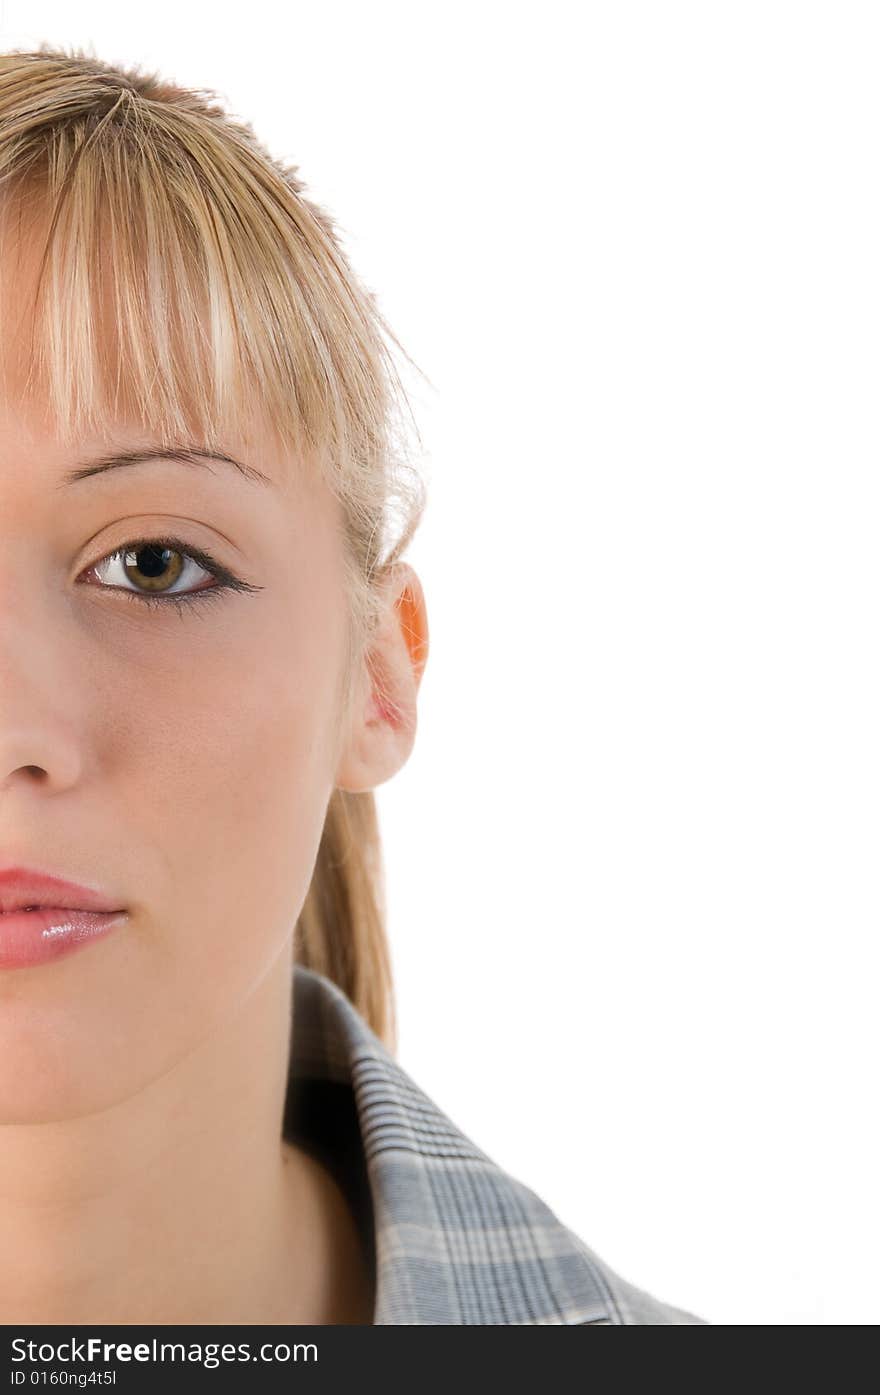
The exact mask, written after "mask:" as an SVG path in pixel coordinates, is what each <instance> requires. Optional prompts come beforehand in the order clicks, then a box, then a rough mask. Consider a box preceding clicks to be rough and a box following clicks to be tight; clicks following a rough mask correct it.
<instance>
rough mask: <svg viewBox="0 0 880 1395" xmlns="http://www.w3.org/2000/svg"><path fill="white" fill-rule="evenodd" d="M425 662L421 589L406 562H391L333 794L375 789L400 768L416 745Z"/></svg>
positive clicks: (426, 653)
mask: <svg viewBox="0 0 880 1395" xmlns="http://www.w3.org/2000/svg"><path fill="white" fill-rule="evenodd" d="M427 658H428V617H427V612H426V609H425V598H424V594H423V592H422V585H421V582H420V581H419V578H418V577H417V575H416V573H415V572H414V571H413V569H412V567H411V566H410V565H409V563H408V562H396V563H394V564H393V565H392V567H391V568H390V569H389V573H388V576H387V577H386V578H385V580H384V582H383V608H382V616H381V620H380V623H379V625H378V626H377V628H376V630H375V631H374V633H373V636H372V638H371V641H370V648H369V651H368V653H367V654H366V656H365V659H364V665H363V671H362V673H361V674H360V675H359V682H358V685H357V695H356V698H355V700H354V702H353V706H352V710H351V716H350V724H349V730H348V735H347V739H346V741H345V744H344V746H343V748H342V753H341V756H340V760H339V764H338V766H337V769H336V778H335V784H336V786H337V788H338V789H341V790H349V791H351V792H352V793H358V792H362V791H364V790H371V789H375V788H376V786H377V785H381V784H384V782H385V781H386V780H390V779H391V776H392V775H396V774H397V771H398V770H400V768H401V766H403V765H405V763H406V761H407V760H408V758H409V754H410V752H411V750H412V748H413V744H414V742H415V736H416V697H417V694H418V690H419V684H420V683H421V681H422V674H423V672H424V669H425V664H426V662H427Z"/></svg>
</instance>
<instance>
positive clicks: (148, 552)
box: [137, 546, 171, 576]
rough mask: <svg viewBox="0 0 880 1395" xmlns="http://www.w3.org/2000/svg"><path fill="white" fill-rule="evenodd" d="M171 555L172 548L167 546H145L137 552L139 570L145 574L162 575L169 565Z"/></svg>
mask: <svg viewBox="0 0 880 1395" xmlns="http://www.w3.org/2000/svg"><path fill="white" fill-rule="evenodd" d="M170 555H171V550H170V548H167V547H161V548H160V547H153V546H150V547H143V548H141V549H140V551H139V552H138V554H137V559H138V561H137V564H138V570H139V571H142V572H143V574H144V576H161V575H162V573H163V572H164V571H165V569H166V567H167V566H168V558H169V557H170ZM141 559H145V560H141Z"/></svg>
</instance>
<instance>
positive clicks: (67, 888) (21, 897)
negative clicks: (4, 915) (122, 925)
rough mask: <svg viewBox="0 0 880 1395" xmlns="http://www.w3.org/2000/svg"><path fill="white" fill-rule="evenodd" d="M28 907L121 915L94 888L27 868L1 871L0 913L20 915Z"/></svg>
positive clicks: (3, 869) (114, 902) (118, 908)
mask: <svg viewBox="0 0 880 1395" xmlns="http://www.w3.org/2000/svg"><path fill="white" fill-rule="evenodd" d="M26 906H52V907H59V908H62V909H66V910H71V911H118V910H120V909H122V908H121V907H120V906H119V904H118V902H116V901H111V900H109V899H108V897H106V896H104V895H103V894H102V893H101V892H100V891H96V890H94V889H93V888H92V887H87V886H77V884H76V883H75V882H68V881H64V880H63V878H61V877H52V876H49V875H48V874H47V873H45V872H32V871H31V870H30V869H29V868H27V867H0V912H3V911H20V910H23V909H24V908H25V907H26Z"/></svg>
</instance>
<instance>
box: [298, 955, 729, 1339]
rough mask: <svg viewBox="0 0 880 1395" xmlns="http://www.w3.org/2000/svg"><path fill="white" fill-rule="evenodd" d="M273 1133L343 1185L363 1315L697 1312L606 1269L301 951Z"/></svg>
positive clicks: (603, 1321) (542, 1317)
mask: <svg viewBox="0 0 880 1395" xmlns="http://www.w3.org/2000/svg"><path fill="white" fill-rule="evenodd" d="M284 1134H285V1137H287V1138H288V1139H290V1140H292V1141H296V1142H297V1143H299V1144H300V1146H302V1147H304V1148H306V1149H307V1150H308V1151H309V1152H310V1153H311V1154H312V1155H313V1156H316V1157H318V1158H319V1159H320V1160H321V1161H322V1162H324V1164H325V1165H326V1166H327V1167H328V1168H330V1170H331V1171H332V1172H333V1174H334V1175H335V1177H336V1179H337V1181H338V1182H339V1184H340V1186H341V1187H342V1188H343V1191H344V1192H345V1193H346V1194H347V1196H348V1198H349V1201H350V1203H351V1205H352V1209H353V1211H354V1213H355V1215H356V1217H357V1220H358V1225H359V1227H360V1230H361V1236H362V1239H363V1241H364V1244H365V1246H366V1248H367V1252H368V1254H369V1256H370V1260H371V1262H372V1264H373V1265H374V1270H375V1274H376V1308H375V1317H374V1322H375V1323H376V1324H389V1323H398V1324H399V1323H455V1324H459V1325H460V1324H488V1323H493V1324H494V1323H540V1324H557V1325H558V1324H566V1325H570V1324H580V1325H584V1326H587V1325H591V1326H602V1325H608V1326H611V1325H621V1324H634V1323H640V1324H641V1323H650V1324H676V1325H681V1324H701V1325H707V1324H706V1320H705V1319H704V1318H700V1317H697V1316H695V1315H694V1314H693V1313H689V1312H686V1311H685V1310H684V1309H682V1308H674V1307H671V1306H670V1305H669V1304H666V1303H661V1302H660V1301H659V1300H658V1299H656V1298H653V1297H652V1296H651V1295H650V1294H648V1293H645V1292H644V1291H643V1290H641V1289H638V1288H635V1287H634V1286H633V1285H632V1284H630V1283H628V1282H627V1281H626V1280H625V1279H623V1278H621V1277H620V1275H618V1274H616V1273H615V1272H614V1271H613V1270H611V1269H609V1267H608V1266H607V1264H605V1263H604V1262H603V1261H602V1260H601V1259H599V1257H598V1256H597V1255H596V1254H595V1253H594V1252H593V1251H592V1250H591V1249H590V1248H589V1247H588V1246H587V1245H585V1244H584V1242H583V1241H582V1240H579V1239H578V1238H577V1236H575V1235H574V1234H572V1232H571V1231H569V1230H567V1229H566V1227H565V1226H564V1225H563V1224H562V1222H561V1221H560V1220H559V1219H558V1218H557V1217H556V1216H555V1214H554V1213H553V1212H552V1211H551V1210H550V1208H549V1207H548V1206H547V1205H546V1204H545V1203H544V1202H543V1201H542V1200H541V1199H540V1197H538V1196H537V1195H536V1194H535V1193H534V1192H533V1191H531V1190H530V1189H529V1188H528V1187H526V1186H524V1185H523V1183H521V1182H519V1181H517V1180H516V1179H515V1178H514V1177H512V1176H511V1175H510V1174H509V1173H507V1172H505V1171H504V1170H503V1169H502V1168H501V1167H499V1166H498V1165H497V1164H496V1163H494V1162H492V1160H491V1158H489V1157H487V1155H486V1154H485V1153H484V1152H482V1150H481V1149H480V1148H478V1147H477V1146H476V1145H475V1144H474V1143H472V1142H471V1140H470V1139H469V1138H467V1137H465V1135H464V1134H463V1133H461V1131H460V1130H459V1129H458V1128H456V1126H455V1125H454V1124H453V1123H452V1122H451V1120H450V1119H449V1118H447V1116H446V1115H445V1114H444V1113H443V1112H442V1111H441V1110H440V1109H439V1108H438V1106H437V1105H435V1104H434V1102H433V1101H432V1100H431V1099H429V1097H428V1096H427V1095H426V1094H424V1092H423V1091H422V1090H420V1089H419V1087H418V1086H417V1085H416V1084H415V1083H414V1081H413V1080H412V1079H410V1077H409V1076H408V1075H407V1074H406V1072H405V1071H404V1070H403V1069H402V1068H401V1067H400V1065H399V1064H398V1063H397V1061H396V1060H395V1058H394V1057H393V1056H392V1055H391V1054H390V1052H389V1050H388V1048H387V1047H386V1046H385V1045H384V1043H383V1042H381V1041H380V1040H379V1038H378V1037H377V1036H376V1035H375V1033H374V1032H373V1031H372V1030H371V1029H370V1027H369V1026H368V1025H367V1023H366V1022H365V1020H364V1019H363V1018H362V1017H361V1016H360V1014H359V1013H358V1012H357V1011H356V1009H355V1008H354V1006H353V1005H352V1003H351V1002H350V1001H349V999H348V998H347V997H346V996H345V995H344V993H342V992H341V990H340V989H339V988H338V987H337V986H336V985H335V984H334V983H332V982H331V981H330V980H329V979H327V978H326V977H324V976H323V975H321V974H318V973H315V972H314V971H313V970H311V969H306V968H305V967H304V966H303V965H301V964H297V965H296V966H295V968H294V984H293V1031H292V1034H291V1046H290V1070H289V1076H288V1088H287V1099H286V1103H285V1115H284Z"/></svg>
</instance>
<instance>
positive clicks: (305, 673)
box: [121, 632, 339, 974]
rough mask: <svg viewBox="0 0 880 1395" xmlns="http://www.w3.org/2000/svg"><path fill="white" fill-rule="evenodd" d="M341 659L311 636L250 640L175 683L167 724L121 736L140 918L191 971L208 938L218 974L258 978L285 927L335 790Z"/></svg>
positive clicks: (302, 892)
mask: <svg viewBox="0 0 880 1395" xmlns="http://www.w3.org/2000/svg"><path fill="white" fill-rule="evenodd" d="M313 634H314V632H313ZM202 657H203V659H204V657H205V656H204V655H203V656H202ZM338 662H339V656H338V655H337V654H336V653H332V652H328V651H327V649H325V648H322V647H321V646H318V645H316V644H315V643H314V640H313V638H309V637H305V638H303V640H302V642H299V637H298V636H297V635H293V636H291V635H290V634H288V636H287V647H286V648H283V647H282V646H281V645H280V644H278V643H277V642H276V637H274V636H269V635H267V634H264V635H263V636H262V642H261V639H260V636H258V635H256V634H251V635H250V636H249V638H248V641H247V643H246V644H244V645H243V646H241V647H240V648H239V649H238V650H237V651H236V649H235V647H234V646H231V645H230V646H229V647H227V648H226V649H225V650H224V651H223V658H222V660H220V659H218V660H217V661H216V662H215V663H213V664H212V663H207V662H203V663H202V664H201V665H200V679H199V682H198V684H197V685H194V686H192V687H191V688H188V689H187V690H186V692H185V694H184V693H183V692H182V691H181V690H182V688H183V686H184V685H180V684H179V685H178V690H177V701H176V702H175V703H174V704H173V705H172V704H170V703H169V704H168V706H167V709H166V710H168V711H170V710H172V706H173V710H174V711H175V712H176V716H175V718H174V720H173V721H168V722H166V723H164V724H163V725H162V726H161V727H158V728H156V727H154V728H152V729H149V730H148V731H147V732H144V731H143V730H141V732H140V734H139V735H136V734H135V733H134V732H131V733H130V734H129V735H130V742H131V744H129V746H128V755H127V757H125V758H124V759H123V761H122V766H121V769H125V768H126V767H127V770H128V776H127V777H126V779H127V780H128V782H129V783H137V784H138V785H139V786H140V787H141V789H142V791H143V795H144V797H143V799H142V800H141V801H140V802H139V804H138V814H137V826H136V827H135V828H133V829H132V830H131V832H132V834H133V835H134V837H135V838H136V839H137V842H138V844H139V845H140V846H141V847H143V848H145V849H149V850H151V857H152V859H153V860H154V861H155V862H156V864H157V866H156V872H157V875H156V877H155V879H154V880H153V881H152V883H151V885H147V886H143V887H142V888H141V889H142V892H143V894H144V913H145V915H146V916H147V917H149V919H150V921H151V923H152V924H153V925H154V932H155V934H156V935H157V936H159V937H160V938H161V940H162V941H163V945H164V947H165V948H166V949H167V951H168V953H169V954H173V956H174V958H175V960H176V961H177V962H178V964H179V965H180V966H182V965H183V963H184V962H185V961H186V962H189V963H190V964H191V967H192V971H193V972H194V973H195V972H198V967H197V962H196V961H197V960H198V957H199V955H200V954H201V952H202V951H203V949H204V947H205V945H206V943H207V942H208V941H210V947H211V953H212V962H213V963H214V966H215V971H216V972H221V971H224V970H225V969H226V968H228V969H230V971H232V970H236V971H241V970H242V969H243V968H244V967H245V965H244V962H243V961H244V959H245V956H247V957H249V958H250V961H251V969H252V970H253V972H254V973H255V974H261V973H262V971H263V970H264V969H265V967H266V965H267V956H271V957H274V956H275V955H276V954H277V953H278V952H279V950H280V948H281V947H282V945H283V942H284V938H285V935H286V934H287V933H288V932H290V931H292V929H293V924H294V922H295V919H296V915H297V914H298V912H299V909H300V907H301V905H302V901H303V900H304V898H305V895H306V892H307V890H308V884H309V880H310V877H311V872H312V868H313V866H314V860H315V856H316V854H317V848H318V844H319V841H320V836H321V830H322V826H323V820H324V814H325V811H326V805H327V800H328V798H329V795H330V791H331V787H332V786H331V781H332V745H333V740H334V737H335V732H334V731H333V720H332V719H333V698H334V689H335V681H336V674H337V665H338ZM135 767H136V771H137V774H136V777H135V769H134V768H135ZM123 783H125V781H123ZM151 889H152V891H153V893H154V897H153V898H152V899H151V895H150V891H151ZM243 926H247V935H246V937H245V939H244V940H243V936H242V927H243Z"/></svg>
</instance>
